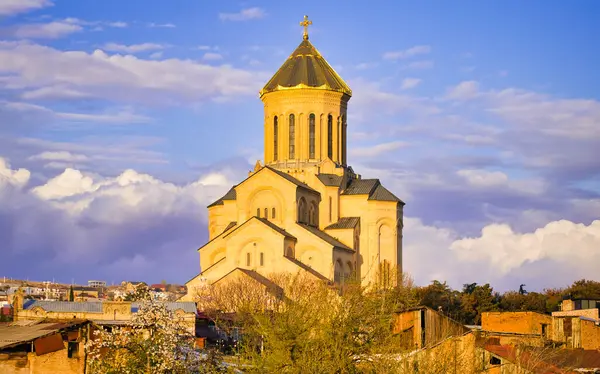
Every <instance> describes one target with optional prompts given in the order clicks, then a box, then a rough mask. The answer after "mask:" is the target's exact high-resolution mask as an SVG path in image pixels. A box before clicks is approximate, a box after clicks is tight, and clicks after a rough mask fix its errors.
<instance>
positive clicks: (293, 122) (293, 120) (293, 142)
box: [290, 114, 296, 159]
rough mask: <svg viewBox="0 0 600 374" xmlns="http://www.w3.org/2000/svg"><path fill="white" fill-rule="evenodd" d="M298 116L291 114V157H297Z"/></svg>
mask: <svg viewBox="0 0 600 374" xmlns="http://www.w3.org/2000/svg"><path fill="white" fill-rule="evenodd" d="M295 145H296V117H295V116H294V115H293V114H290V159H294V158H296V148H295Z"/></svg>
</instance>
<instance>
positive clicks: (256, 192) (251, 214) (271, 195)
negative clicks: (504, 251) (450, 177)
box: [186, 16, 404, 299]
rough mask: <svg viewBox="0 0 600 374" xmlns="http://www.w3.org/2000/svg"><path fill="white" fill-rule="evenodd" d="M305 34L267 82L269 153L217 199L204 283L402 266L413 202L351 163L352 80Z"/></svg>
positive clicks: (379, 276)
mask: <svg viewBox="0 0 600 374" xmlns="http://www.w3.org/2000/svg"><path fill="white" fill-rule="evenodd" d="M310 24H312V22H311V21H309V20H308V17H306V16H305V17H304V21H303V22H301V23H300V25H301V26H304V33H303V40H302V42H301V43H300V45H299V46H298V47H297V48H296V50H295V51H294V52H293V53H292V54H291V55H290V56H289V57H288V58H287V60H286V61H285V62H284V63H283V65H282V66H281V68H279V70H278V71H277V72H276V73H275V75H273V77H272V78H271V80H269V81H268V82H267V84H266V85H265V86H264V88H263V89H262V90H261V91H260V92H259V95H260V99H261V100H262V102H263V104H264V125H263V126H264V163H261V162H260V161H258V162H257V163H256V165H255V167H254V169H253V170H252V171H250V172H249V175H248V177H247V178H246V179H244V180H243V181H241V182H240V183H238V184H237V185H235V186H233V187H232V188H231V189H230V190H229V191H228V192H227V193H226V194H225V195H224V196H223V197H221V198H220V199H218V200H217V201H215V202H213V203H212V204H210V205H209V206H208V232H209V241H208V243H206V244H205V245H203V246H202V247H200V248H199V249H198V252H199V254H200V269H201V272H200V274H198V275H197V276H196V277H194V278H192V279H191V280H190V281H189V282H188V283H187V284H186V285H187V287H188V295H187V298H190V299H192V298H193V295H194V294H195V293H194V292H195V290H197V289H198V287H203V286H206V285H212V284H216V283H218V282H224V281H227V279H228V278H230V277H236V276H244V275H245V276H250V277H252V278H254V279H257V280H259V281H260V280H261V279H263V280H266V279H268V277H269V274H273V273H281V272H290V273H298V272H305V273H307V274H310V275H311V276H314V277H316V278H319V279H322V280H326V281H330V282H334V283H343V282H345V281H347V280H348V279H354V280H360V282H361V283H362V284H363V285H365V286H368V285H370V284H376V283H380V282H386V280H385V279H390V277H389V275H390V274H391V272H396V271H397V272H400V271H401V270H402V228H403V221H402V217H403V206H404V202H402V201H401V200H400V199H399V198H397V197H396V196H395V195H394V194H393V193H392V192H390V191H389V190H388V189H386V188H385V187H384V186H383V185H382V184H381V182H380V181H379V179H363V178H361V176H360V175H359V174H357V173H355V172H354V170H353V169H352V167H351V166H350V165H348V163H347V154H348V152H347V126H348V125H347V118H348V116H347V111H348V102H349V101H350V98H351V97H352V90H351V89H350V87H349V86H348V85H347V84H346V82H344V80H343V79H342V78H341V77H340V76H339V75H338V74H337V73H336V72H335V70H334V69H333V68H332V67H331V65H329V63H328V62H327V61H326V60H325V59H324V58H323V56H322V55H321V54H320V53H319V51H318V50H317V49H316V48H315V47H314V46H313V45H312V43H311V42H310V41H309V40H308V26H309V25H310Z"/></svg>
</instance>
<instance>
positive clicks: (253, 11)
mask: <svg viewBox="0 0 600 374" xmlns="http://www.w3.org/2000/svg"><path fill="white" fill-rule="evenodd" d="M266 15H267V13H266V12H265V11H264V9H261V8H258V7H254V8H247V9H242V10H241V11H239V12H238V13H219V19H220V20H221V21H247V20H251V19H259V18H264V17H265V16H266Z"/></svg>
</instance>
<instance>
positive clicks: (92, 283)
mask: <svg viewBox="0 0 600 374" xmlns="http://www.w3.org/2000/svg"><path fill="white" fill-rule="evenodd" d="M88 287H94V288H101V287H106V282H105V281H99V280H89V281H88Z"/></svg>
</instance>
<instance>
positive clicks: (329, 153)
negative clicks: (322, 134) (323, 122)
mask: <svg viewBox="0 0 600 374" xmlns="http://www.w3.org/2000/svg"><path fill="white" fill-rule="evenodd" d="M327 157H329V158H333V117H332V116H331V114H330V115H328V116H327Z"/></svg>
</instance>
